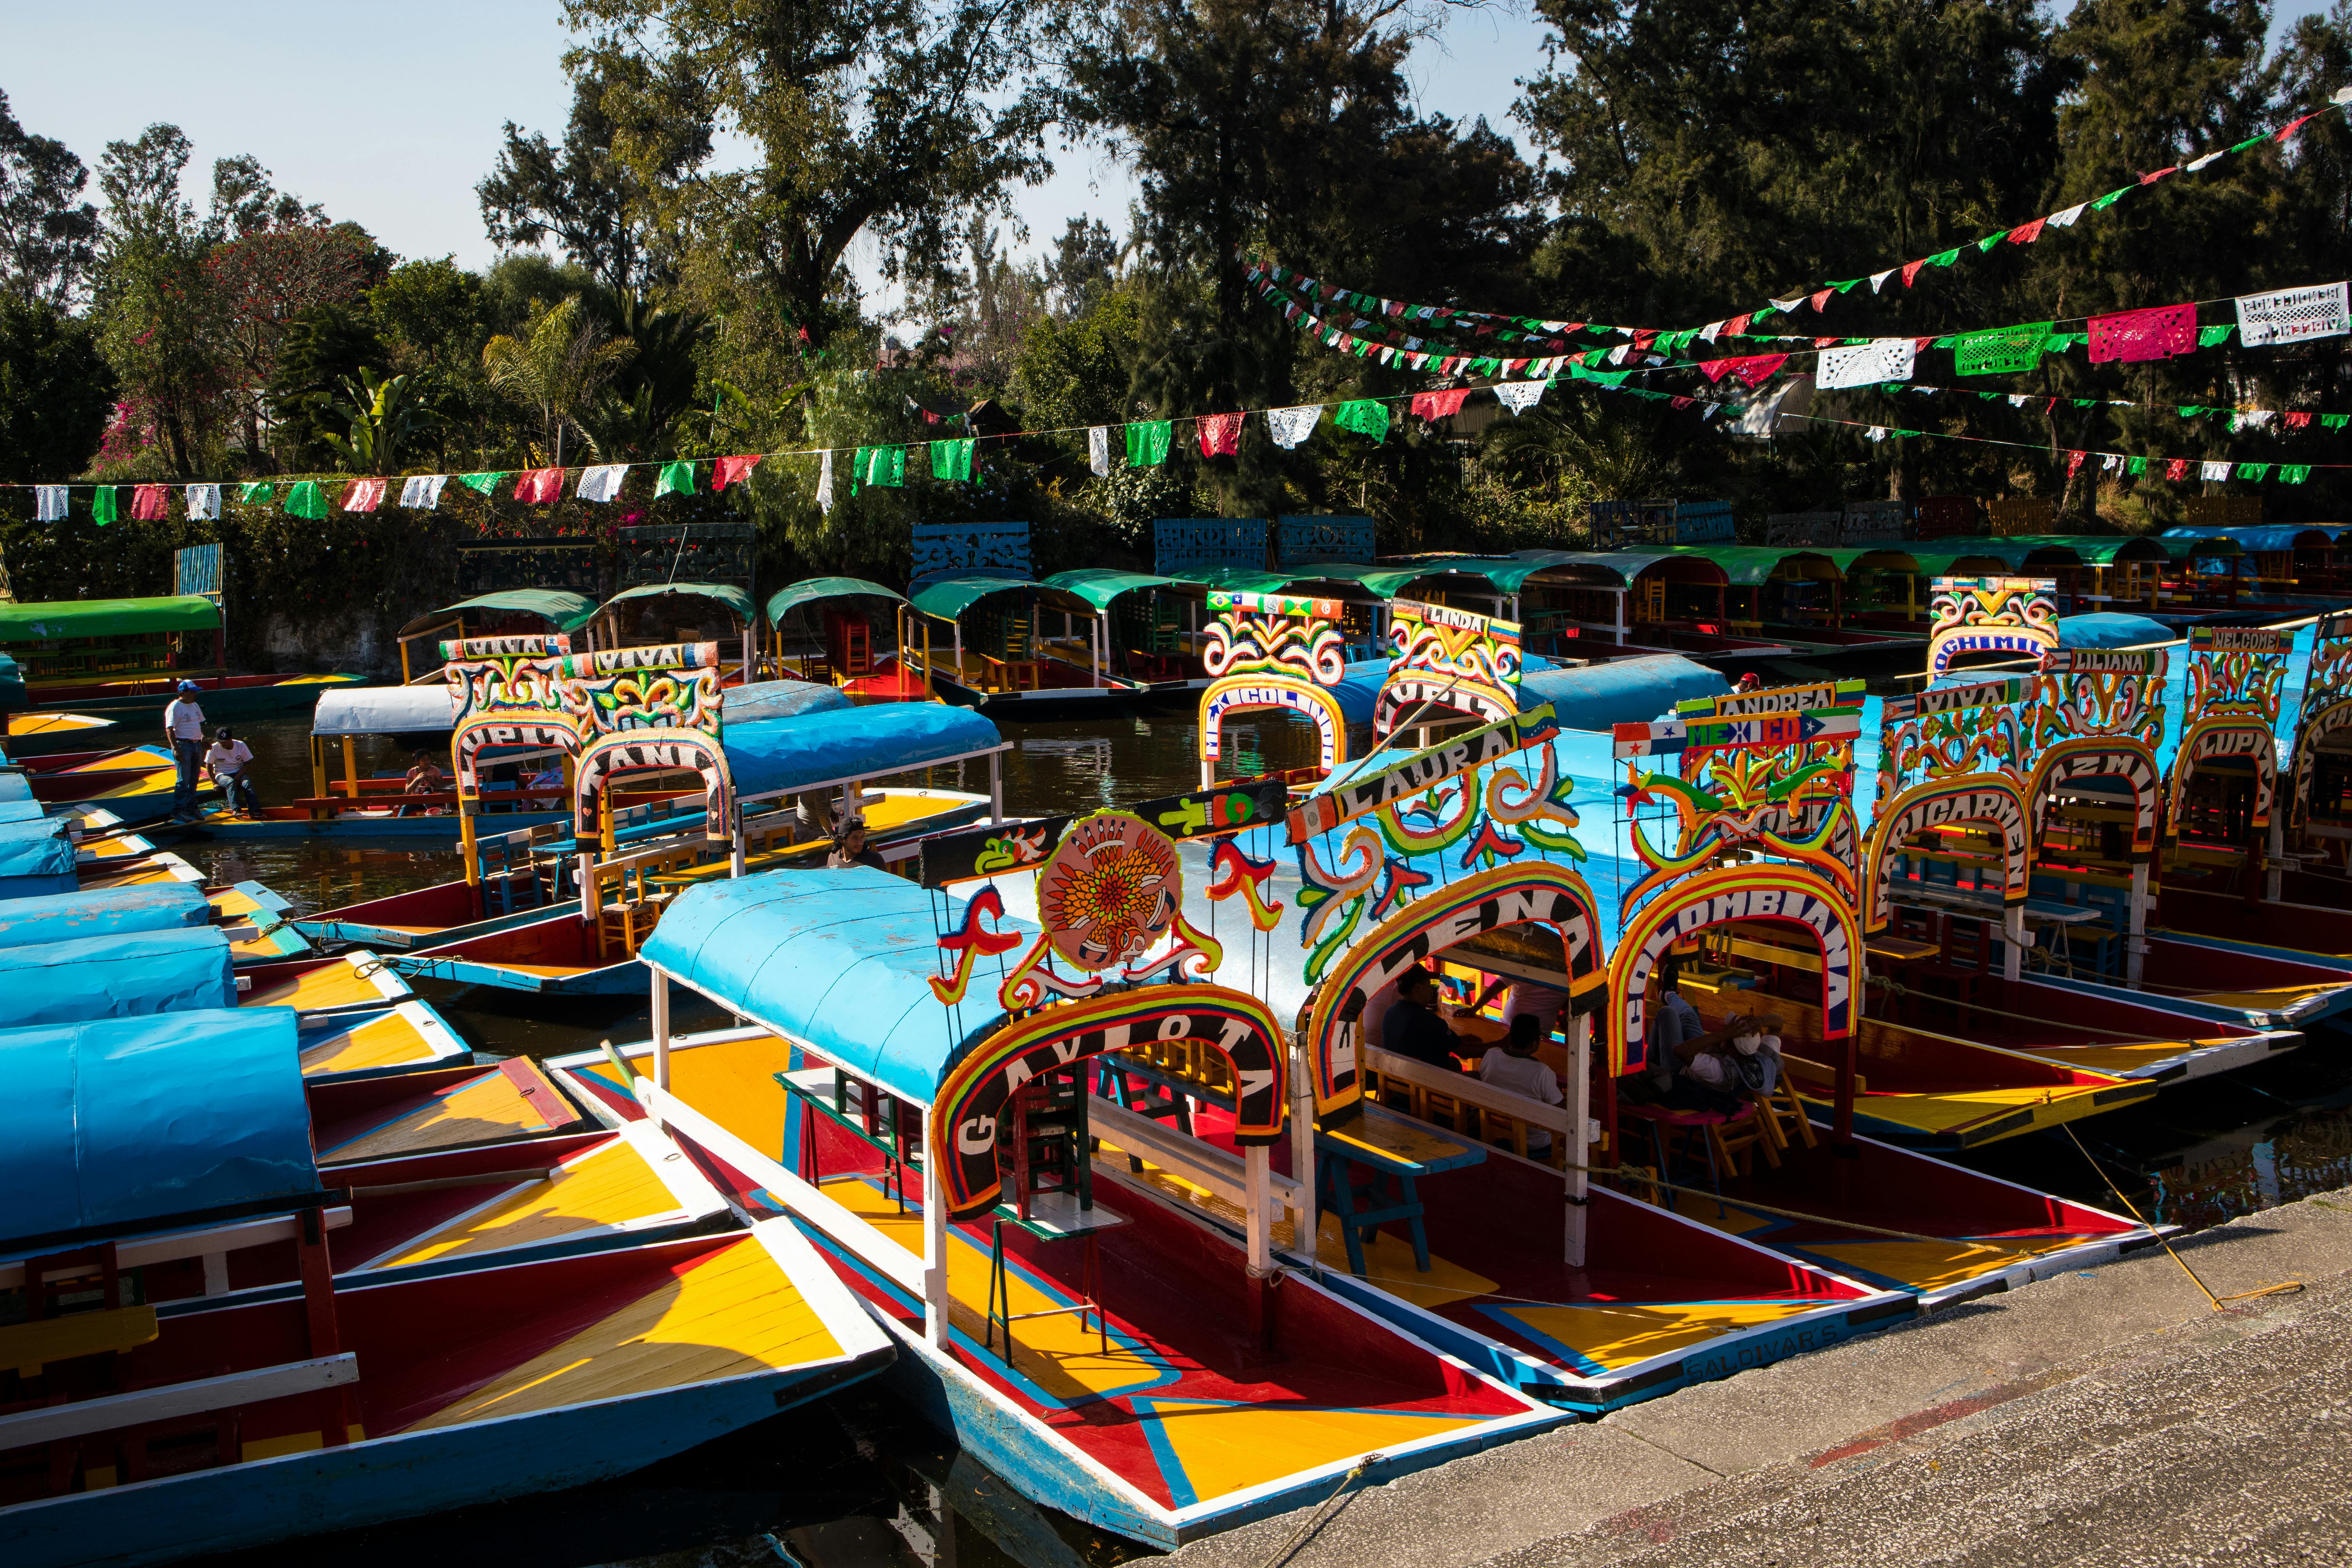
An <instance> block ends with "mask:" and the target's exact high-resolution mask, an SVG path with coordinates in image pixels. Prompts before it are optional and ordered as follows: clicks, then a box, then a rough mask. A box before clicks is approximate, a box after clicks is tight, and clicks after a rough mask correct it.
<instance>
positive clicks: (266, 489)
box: [236, 485, 278, 505]
mask: <svg viewBox="0 0 2352 1568" xmlns="http://www.w3.org/2000/svg"><path fill="white" fill-rule="evenodd" d="M277 493H278V487H277V486H276V485H246V486H243V487H242V488H240V489H238V490H237V492H236V499H237V500H241V501H246V502H248V503H252V504H256V505H258V504H260V503H263V502H266V501H268V500H270V498H272V497H273V496H275V495H277Z"/></svg>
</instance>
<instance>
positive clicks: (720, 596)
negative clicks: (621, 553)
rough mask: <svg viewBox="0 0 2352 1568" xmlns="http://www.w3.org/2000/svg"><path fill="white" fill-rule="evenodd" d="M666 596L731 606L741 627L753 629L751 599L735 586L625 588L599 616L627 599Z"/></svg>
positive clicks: (663, 584) (650, 584) (701, 584)
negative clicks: (710, 600) (716, 602)
mask: <svg viewBox="0 0 2352 1568" xmlns="http://www.w3.org/2000/svg"><path fill="white" fill-rule="evenodd" d="M664 594H677V595H685V596H687V597H689V598H697V599H716V600H718V601H719V603H720V604H722V605H726V606H727V611H728V613H729V614H730V615H731V616H734V617H735V619H736V621H737V623H738V624H740V625H742V626H750V625H751V621H752V619H753V616H754V612H753V610H752V608H751V595H749V594H747V593H745V592H743V590H742V589H740V588H738V587H736V586H735V585H734V584H731V583H646V584H640V585H639V586H637V587H635V588H624V589H623V590H621V592H619V593H617V594H615V595H613V596H612V597H611V598H609V599H607V600H605V601H604V605H603V606H602V607H601V608H599V609H598V610H597V611H596V612H595V614H597V615H600V616H601V615H603V614H604V611H605V610H609V609H611V608H612V607H613V606H614V605H617V604H619V603H620V602H621V601H622V600H624V599H656V598H659V597H660V596H661V595H664Z"/></svg>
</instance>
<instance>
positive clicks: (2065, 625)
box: [2058, 614, 2180, 647]
mask: <svg viewBox="0 0 2352 1568" xmlns="http://www.w3.org/2000/svg"><path fill="white" fill-rule="evenodd" d="M2179 640H2180V635H2179V633H2178V632H2175V631H2174V630H2173V629H2172V628H2171V627H2170V626H2166V625H2165V624H2164V623H2163V622H2162V621H2151V620H2149V619H2148V618H2147V616H2117V615H2108V614H2101V615H2095V616H2060V617H2059V620H2058V646H2059V647H2146V646H2147V645H2148V644H2150V643H2168V642H2179Z"/></svg>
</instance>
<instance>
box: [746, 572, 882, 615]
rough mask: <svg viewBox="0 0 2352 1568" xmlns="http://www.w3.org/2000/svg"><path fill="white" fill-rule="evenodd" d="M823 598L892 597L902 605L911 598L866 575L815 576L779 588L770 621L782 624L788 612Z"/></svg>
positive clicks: (770, 610) (772, 603)
mask: <svg viewBox="0 0 2352 1568" xmlns="http://www.w3.org/2000/svg"><path fill="white" fill-rule="evenodd" d="M820 599H888V600H890V601H891V602H892V603H893V604H899V605H903V604H905V603H906V602H907V597H906V595H903V594H899V593H896V592H893V591H892V590H890V589H888V588H885V587H884V586H883V585H882V584H879V583H869V582H867V581H866V579H865V578H863V577H811V578H809V579H808V580H807V581H806V582H802V583H795V584H793V585H792V586H791V587H789V588H784V589H781V590H779V591H778V592H777V594H776V596H775V597H774V598H772V599H770V600H769V601H768V620H769V623H770V624H771V625H773V626H782V625H783V624H784V617H785V616H788V615H790V614H792V613H793V611H794V610H797V609H799V608H800V607H801V606H802V605H814V604H815V603H816V602H817V601H819V600H820Z"/></svg>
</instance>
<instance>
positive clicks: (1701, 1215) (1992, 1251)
mask: <svg viewBox="0 0 2352 1568" xmlns="http://www.w3.org/2000/svg"><path fill="white" fill-rule="evenodd" d="M1674 1209H1675V1213H1676V1214H1678V1215H1681V1216H1682V1217H1683V1218H1685V1219H1687V1220H1692V1221H1695V1222H1696V1223H1697V1224H1700V1225H1703V1226H1707V1227H1708V1228H1709V1229H1711V1230H1720V1231H1724V1232H1726V1233H1727V1234H1729V1235H1732V1236H1741V1237H1748V1238H1749V1239H1751V1240H1756V1241H1759V1242H1760V1243H1762V1244H1763V1245H1765V1246H1770V1245H1772V1240H1773V1238H1768V1237H1763V1236H1761V1235H1759V1233H1761V1232H1765V1231H1769V1230H1771V1229H1772V1228H1773V1227H1774V1226H1776V1225H1780V1224H1781V1223H1782V1222H1781V1221H1780V1219H1778V1218H1777V1217H1776V1216H1774V1215H1765V1214H1759V1213H1757V1212H1756V1211H1755V1210H1753V1209H1749V1208H1746V1207H1743V1206H1742V1205H1741V1204H1740V1202H1739V1200H1738V1198H1729V1199H1727V1200H1725V1201H1724V1202H1723V1203H1722V1204H1720V1205H1718V1204H1717V1202H1716V1200H1715V1199H1713V1198H1711V1197H1696V1198H1695V1197H1685V1198H1683V1199H1681V1200H1680V1201H1679V1202H1677V1203H1676V1204H1675V1205H1674ZM1822 1228H1825V1229H1834V1228H1835V1227H1834V1226H1828V1225H1827V1224H1826V1222H1824V1225H1823V1226H1822ZM2113 1239H2115V1233H2114V1232H2112V1231H2105V1232H2100V1233H2098V1234H2092V1233H2090V1232H2088V1231H2084V1232H2080V1233H2073V1232H2062V1233H2057V1234H2053V1235H2048V1236H1956V1237H1948V1238H1946V1239H1942V1240H1938V1241H1933V1242H1929V1241H1905V1240H1900V1239H1897V1238H1895V1237H1866V1236H1847V1237H1834V1236H1832V1237H1827V1238H1825V1239H1822V1240H1819V1241H1797V1242H1790V1243H1787V1244H1785V1245H1786V1246H1787V1247H1788V1248H1789V1249H1790V1250H1792V1251H1796V1252H1800V1253H1801V1254H1802V1255H1803V1256H1804V1257H1806V1258H1814V1259H1818V1260H1820V1261H1821V1262H1822V1263H1823V1264H1824V1265H1826V1266H1827V1267H1829V1268H1833V1269H1837V1270H1839V1271H1841V1272H1843V1273H1846V1274H1849V1275H1851V1276H1852V1277H1853V1278H1855V1279H1862V1280H1865V1281H1872V1280H1876V1281H1884V1282H1885V1283H1888V1284H1891V1285H1896V1286H1902V1287H1905V1288H1907V1289H1913V1290H1919V1291H1928V1290H1941V1289H1946V1288H1948V1287H1950V1286H1953V1285H1964V1284H1966V1283H1968V1282H1969V1280H1971V1279H1982V1278H1983V1277H1984V1276H1986V1275H1988V1274H2000V1273H2003V1272H2005V1271H2007V1270H2009V1269H2011V1268H2016V1267H2017V1266H2018V1265H2019V1264H2021V1263H2031V1262H2032V1260H2033V1259H2035V1258H2045V1257H2048V1256H2049V1255H2050V1254H2052V1253H2053V1252H2063V1251H2065V1250H2066V1249H2067V1248H2068V1247H2080V1246H2083V1245H2084V1244H2085V1243H2088V1242H2096V1241H2112V1240H2113Z"/></svg>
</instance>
